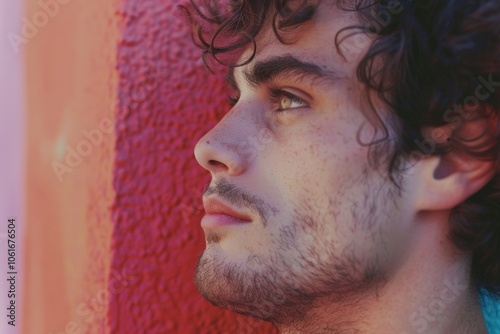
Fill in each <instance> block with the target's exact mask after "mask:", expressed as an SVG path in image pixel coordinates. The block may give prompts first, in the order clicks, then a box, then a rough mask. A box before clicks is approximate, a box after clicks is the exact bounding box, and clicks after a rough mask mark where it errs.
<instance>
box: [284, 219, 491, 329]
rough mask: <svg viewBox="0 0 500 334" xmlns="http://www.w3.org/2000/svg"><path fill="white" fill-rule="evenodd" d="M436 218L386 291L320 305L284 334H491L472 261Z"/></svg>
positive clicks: (421, 228) (421, 231)
mask: <svg viewBox="0 0 500 334" xmlns="http://www.w3.org/2000/svg"><path fill="white" fill-rule="evenodd" d="M437 216H438V217H426V221H425V222H421V223H420V224H419V225H418V228H417V230H416V236H415V244H414V245H413V247H412V250H411V252H410V254H409V256H408V258H407V259H406V260H405V262H404V264H402V265H400V266H398V267H397V268H396V269H395V270H394V272H392V273H391V275H390V279H388V281H387V282H386V284H385V285H384V286H383V287H380V288H377V289H373V290H372V291H364V292H363V293H360V294H358V295H356V296H349V297H348V298H345V299H344V301H343V302H339V301H338V298H335V300H336V301H335V302H331V300H332V299H333V298H328V297H324V298H322V299H321V300H317V301H316V303H315V306H314V307H313V308H311V310H310V311H309V312H308V313H307V316H306V317H305V318H304V319H301V320H300V321H297V322H288V323H285V324H280V325H277V326H278V328H279V329H280V333H283V334H298V333H338V334H344V333H349V334H354V333H360V334H362V333H370V334H378V333H380V334H382V333H383V334H386V333H398V334H414V333H415V334H417V333H428V334H446V333H457V334H461V333H464V334H465V333H467V334H486V333H487V330H486V326H485V324H484V320H483V317H482V312H481V307H480V304H479V297H478V293H477V291H476V289H475V287H474V285H473V284H471V281H470V275H469V271H470V256H466V255H463V254H461V253H460V252H458V250H457V249H456V248H454V247H453V246H452V245H451V243H450V241H449V240H448V239H447V237H446V235H447V234H446V232H447V228H448V224H446V223H443V220H442V218H443V217H444V216H439V214H438V215H437ZM445 217H447V215H445ZM433 220H437V221H433ZM439 220H440V221H439ZM444 221H446V219H445V220H444Z"/></svg>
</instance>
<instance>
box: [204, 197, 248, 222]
mask: <svg viewBox="0 0 500 334" xmlns="http://www.w3.org/2000/svg"><path fill="white" fill-rule="evenodd" d="M203 206H204V207H205V211H206V213H207V214H206V215H205V216H204V217H203V219H202V220H201V226H202V227H203V228H213V227H219V226H228V225H241V224H246V223H250V222H251V221H252V219H251V217H250V216H248V215H245V214H242V213H240V212H238V211H236V210H234V209H233V208H231V207H230V206H229V205H227V204H225V203H224V202H222V201H220V200H217V199H215V198H205V197H204V198H203Z"/></svg>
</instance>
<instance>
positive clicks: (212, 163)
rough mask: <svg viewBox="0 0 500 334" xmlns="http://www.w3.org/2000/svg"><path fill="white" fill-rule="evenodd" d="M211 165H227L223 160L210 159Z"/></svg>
mask: <svg viewBox="0 0 500 334" xmlns="http://www.w3.org/2000/svg"><path fill="white" fill-rule="evenodd" d="M208 164H209V165H210V166H225V165H224V164H223V163H222V162H220V161H217V160H208Z"/></svg>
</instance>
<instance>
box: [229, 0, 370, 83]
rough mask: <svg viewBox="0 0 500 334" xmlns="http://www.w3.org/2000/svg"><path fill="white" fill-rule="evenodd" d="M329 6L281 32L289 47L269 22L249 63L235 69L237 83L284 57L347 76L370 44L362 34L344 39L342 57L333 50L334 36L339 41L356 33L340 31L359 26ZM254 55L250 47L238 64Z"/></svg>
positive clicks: (353, 15) (350, 14) (352, 14)
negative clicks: (255, 69) (257, 68)
mask: <svg viewBox="0 0 500 334" xmlns="http://www.w3.org/2000/svg"><path fill="white" fill-rule="evenodd" d="M332 3H335V2H334V1H332V2H328V1H323V2H322V3H321V4H320V5H319V6H318V7H317V9H316V11H315V13H314V15H313V16H312V18H311V19H310V20H309V21H306V22H304V23H303V24H301V25H300V26H298V27H296V28H293V29H291V30H289V31H286V32H282V33H281V36H282V37H284V38H285V40H287V41H288V40H289V41H291V43H282V42H281V41H279V40H278V38H277V37H276V35H275V32H274V30H273V29H272V26H271V22H270V21H269V20H268V21H267V22H266V23H265V24H264V26H263V28H262V30H261V32H260V33H259V35H258V36H257V37H256V38H255V42H256V46H257V49H256V54H255V55H254V58H253V59H252V61H251V62H250V63H248V64H246V65H244V66H239V67H236V68H235V69H234V76H235V78H236V81H237V82H241V81H242V80H244V77H245V76H244V73H245V72H247V73H251V72H252V69H253V67H254V66H255V64H257V63H259V62H263V61H266V60H268V59H271V58H274V57H277V56H284V55H288V56H292V57H295V58H297V59H299V60H302V61H304V62H307V63H311V64H315V65H317V66H318V67H320V68H321V69H323V70H324V71H326V72H334V73H337V74H338V75H339V76H350V75H351V74H352V72H353V71H354V70H355V65H356V64H357V63H358V61H359V59H360V58H361V56H362V55H363V54H364V53H365V52H366V50H367V48H368V46H369V44H370V41H371V40H370V39H369V38H368V37H367V36H366V35H365V34H361V33H360V34H357V35H355V36H352V37H349V38H346V39H344V40H343V41H342V42H341V43H340V44H339V49H340V51H341V52H342V55H341V54H340V52H339V49H337V46H336V38H337V34H339V35H338V40H339V41H341V40H342V39H343V37H346V36H347V35H350V34H352V33H353V32H355V30H345V31H342V29H344V28H346V27H351V26H356V25H359V24H360V22H359V19H358V16H357V14H356V13H355V12H347V11H343V10H341V9H338V8H337V6H336V5H332ZM271 16H272V14H271ZM253 52H254V50H253V46H252V47H249V48H248V49H247V50H246V51H245V52H244V53H243V54H242V56H241V57H240V60H239V62H244V61H245V60H246V59H248V58H249V57H250V56H251V55H252V53H253Z"/></svg>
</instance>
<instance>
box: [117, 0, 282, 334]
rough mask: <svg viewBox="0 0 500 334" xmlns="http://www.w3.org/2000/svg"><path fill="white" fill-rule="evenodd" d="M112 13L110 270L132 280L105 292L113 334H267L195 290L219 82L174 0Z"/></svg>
mask: <svg viewBox="0 0 500 334" xmlns="http://www.w3.org/2000/svg"><path fill="white" fill-rule="evenodd" d="M118 15H119V17H120V20H121V23H120V29H121V30H122V36H123V38H122V40H121V41H120V42H119V45H118V49H117V54H118V57H117V68H118V71H119V87H118V91H119V101H120V105H119V108H118V109H119V110H118V116H117V126H116V162H115V166H114V171H113V175H114V181H113V187H114V190H115V192H116V200H115V203H114V206H113V224H114V233H113V243H112V250H113V260H112V265H111V270H115V271H117V272H122V271H123V270H125V271H126V272H127V273H133V280H132V281H131V282H130V286H128V287H127V288H126V289H123V291H122V292H121V293H119V294H113V295H111V300H110V307H109V322H110V329H111V332H112V333H193V334H194V333H228V334H229V333H230V334H234V333H241V334H245V333H273V332H274V330H273V329H272V328H271V327H270V326H269V325H267V324H264V323H263V322H260V321H256V320H252V319H249V318H246V317H242V316H237V315H235V314H232V313H229V312H227V311H222V310H220V309H217V308H215V307H213V306H212V305H210V304H209V303H208V302H206V301H205V300H204V299H202V297H201V296H200V295H199V293H198V292H197V290H196V287H195V285H194V283H193V272H194V267H195V264H196V261H197V259H198V257H199V255H200V254H201V252H202V250H203V249H204V247H205V239H204V235H203V232H202V229H201V227H200V220H201V218H202V216H203V212H204V210H203V205H202V200H201V196H202V190H203V188H204V186H206V185H207V183H208V182H209V181H210V177H209V173H208V172H207V171H206V170H204V169H203V168H202V167H200V166H199V165H198V163H197V162H196V161H195V158H194V154H193V150H194V146H195V144H196V142H197V140H198V139H199V138H201V137H202V136H203V134H204V133H205V132H207V131H208V130H209V129H210V128H211V127H213V126H214V125H215V124H216V123H217V121H218V120H220V118H221V117H222V115H223V114H224V113H225V112H226V111H227V109H228V107H227V103H226V91H225V88H224V85H223V79H222V75H221V74H220V75H213V74H210V73H209V72H208V71H207V70H206V69H205V68H204V66H203V64H202V62H201V60H200V50H199V49H197V48H196V47H195V46H194V45H193V43H192V41H191V38H190V28H189V26H188V20H187V19H186V17H185V16H184V15H183V13H182V11H181V10H180V9H179V8H178V2H173V1H170V2H168V1H156V0H141V1H138V0H134V1H132V0H126V1H124V3H123V5H122V6H121V7H120V9H119V10H118Z"/></svg>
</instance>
